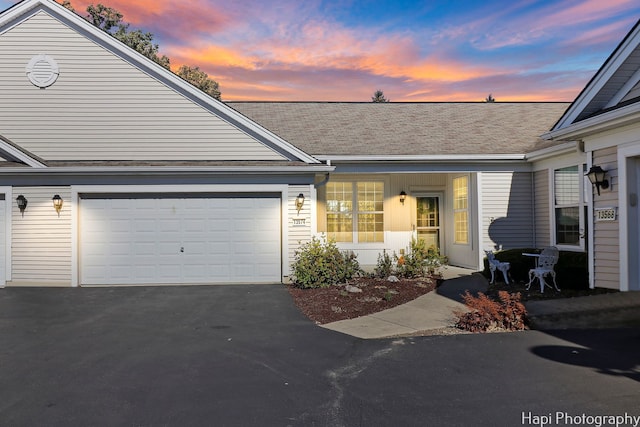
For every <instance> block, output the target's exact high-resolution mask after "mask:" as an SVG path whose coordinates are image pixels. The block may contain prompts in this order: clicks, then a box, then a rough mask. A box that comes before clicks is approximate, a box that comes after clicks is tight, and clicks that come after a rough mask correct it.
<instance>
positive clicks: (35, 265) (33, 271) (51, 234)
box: [8, 187, 72, 285]
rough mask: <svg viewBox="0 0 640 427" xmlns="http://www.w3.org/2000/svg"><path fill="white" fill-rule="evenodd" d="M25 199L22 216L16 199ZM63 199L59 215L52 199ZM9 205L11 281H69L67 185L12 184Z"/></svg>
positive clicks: (69, 241)
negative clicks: (56, 195)
mask: <svg viewBox="0 0 640 427" xmlns="http://www.w3.org/2000/svg"><path fill="white" fill-rule="evenodd" d="M20 194H22V195H24V196H25V197H26V199H27V201H28V203H27V208H26V210H25V211H24V216H22V215H21V214H20V211H19V210H18V206H17V204H16V202H15V198H16V197H18V196H19V195H20ZM55 194H59V195H60V196H61V197H62V199H63V200H64V204H63V206H62V210H61V211H60V216H59V217H58V214H57V213H56V211H55V209H54V208H53V203H52V201H51V199H52V198H53V196H54V195H55ZM13 199H14V200H11V201H8V202H9V203H11V206H12V213H11V217H12V218H11V220H12V236H11V246H12V252H11V256H12V264H13V265H12V280H11V282H12V284H15V285H19V284H33V285H49V284H52V285H69V284H70V283H71V203H72V202H71V192H70V189H69V187H14V188H13Z"/></svg>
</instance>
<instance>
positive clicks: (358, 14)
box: [0, 0, 640, 102]
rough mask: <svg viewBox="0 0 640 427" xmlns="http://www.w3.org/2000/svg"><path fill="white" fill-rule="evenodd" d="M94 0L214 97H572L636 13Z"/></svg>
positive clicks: (626, 4)
mask: <svg viewBox="0 0 640 427" xmlns="http://www.w3.org/2000/svg"><path fill="white" fill-rule="evenodd" d="M15 3H17V2H16V1H12V0H0V9H1V10H4V9H7V8H9V7H10V6H12V5H13V4H15ZM91 3H99V2H98V1H85V0H72V5H73V6H74V7H75V9H76V12H78V13H79V14H80V15H82V16H85V15H86V12H85V10H86V7H87V5H88V4H91ZM102 3H103V4H106V5H107V6H110V7H113V8H115V9H117V10H119V11H120V12H121V13H122V14H123V15H124V20H125V21H126V22H129V23H130V24H131V27H132V28H140V29H143V30H144V31H150V32H152V33H153V34H154V35H155V42H156V43H158V44H159V45H160V51H161V53H162V54H165V55H167V56H168V57H169V58H170V59H171V65H172V68H173V69H177V68H178V67H179V66H180V65H182V64H188V65H192V66H199V67H200V68H201V69H202V70H204V71H205V72H207V73H208V74H209V76H210V77H212V78H213V79H215V80H216V81H218V82H219V83H220V89H221V91H222V99H223V100H225V101H238V100H254V101H257V100H265V101H365V102H368V101H371V96H372V95H373V93H374V92H375V91H376V90H377V89H380V90H382V91H384V94H385V96H386V97H387V98H389V99H390V100H391V101H483V100H484V99H485V98H486V97H487V95H488V94H490V93H491V94H492V95H493V97H494V98H495V99H496V100H497V101H498V102H499V101H572V100H573V99H574V98H575V97H576V96H577V95H578V93H579V91H580V90H581V89H582V88H583V87H584V85H585V84H586V83H587V82H588V81H589V79H590V78H591V77H592V76H593V74H594V73H595V72H596V71H597V69H598V68H599V67H600V66H601V65H602V63H603V62H604V61H605V60H606V58H607V57H608V56H609V54H611V52H612V51H613V49H615V47H616V46H617V45H618V43H619V42H620V41H621V40H622V38H623V37H624V36H625V35H626V34H627V33H628V31H629V30H630V29H631V28H632V27H633V25H634V24H635V23H636V21H637V20H638V19H640V2H639V1H638V0H606V1H603V0H583V1H574V0H564V1H532V0H522V1H513V0H508V1H492V0H483V1H478V0H461V1H410V0H385V1H358V0H273V1H270V0H267V1H265V0H180V1H176V0H171V1H169V0H141V1H131V0H102Z"/></svg>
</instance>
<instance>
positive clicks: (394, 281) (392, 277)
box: [387, 276, 400, 283]
mask: <svg viewBox="0 0 640 427" xmlns="http://www.w3.org/2000/svg"><path fill="white" fill-rule="evenodd" d="M399 281H400V279H398V277H397V276H389V277H388V278H387V282H391V283H397V282H399Z"/></svg>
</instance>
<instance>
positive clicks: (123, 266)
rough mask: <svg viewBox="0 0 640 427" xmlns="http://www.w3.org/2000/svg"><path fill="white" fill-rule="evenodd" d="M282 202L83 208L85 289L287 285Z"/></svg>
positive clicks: (120, 203)
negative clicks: (275, 283) (282, 229)
mask: <svg viewBox="0 0 640 427" xmlns="http://www.w3.org/2000/svg"><path fill="white" fill-rule="evenodd" d="M280 211H281V208H280V198H279V197H239V198H237V197H212V196H209V197H199V196H197V195H196V196H190V197H176V198H173V197H171V198H169V197H160V196H157V195H156V196H136V197H129V198H127V197H126V196H114V197H112V198H99V197H98V196H97V197H96V198H92V197H88V196H85V197H84V198H81V200H80V219H79V225H80V232H79V235H80V248H81V249H80V284H81V285H99V284H100V285H102V284H106V285H119V284H125V285H126V284H162V283H164V284H195V283H266V282H269V283H273V282H280V281H281V280H282V272H281V265H282V263H281V220H280V215H281V213H280Z"/></svg>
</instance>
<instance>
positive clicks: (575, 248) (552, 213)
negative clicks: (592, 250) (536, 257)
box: [549, 161, 593, 252]
mask: <svg viewBox="0 0 640 427" xmlns="http://www.w3.org/2000/svg"><path fill="white" fill-rule="evenodd" d="M584 163H585V162H583V161H578V162H577V166H578V175H579V176H580V178H581V179H580V180H579V189H578V192H579V193H580V194H579V201H578V215H579V218H580V225H579V229H580V230H582V231H581V234H582V235H584V233H585V232H586V227H587V220H588V219H587V218H585V217H584V208H585V206H588V200H585V199H584V194H585V185H586V184H585V180H586V179H587V178H585V177H584V176H583V173H582V169H583V164H584ZM572 166H576V162H566V163H561V164H555V165H553V166H552V167H550V168H549V206H550V207H551V209H550V210H549V224H551V226H550V227H549V228H550V230H549V232H550V233H551V235H550V236H549V241H550V242H551V245H552V246H555V247H557V248H558V249H559V250H561V251H570V252H584V251H585V250H586V246H585V245H586V243H587V242H585V240H586V239H584V238H580V240H579V244H578V245H566V244H560V243H558V242H557V241H556V232H557V230H556V194H555V171H557V170H559V169H564V168H568V167H572ZM592 234H593V230H591V233H590V234H589V235H590V236H591V235H592Z"/></svg>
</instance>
